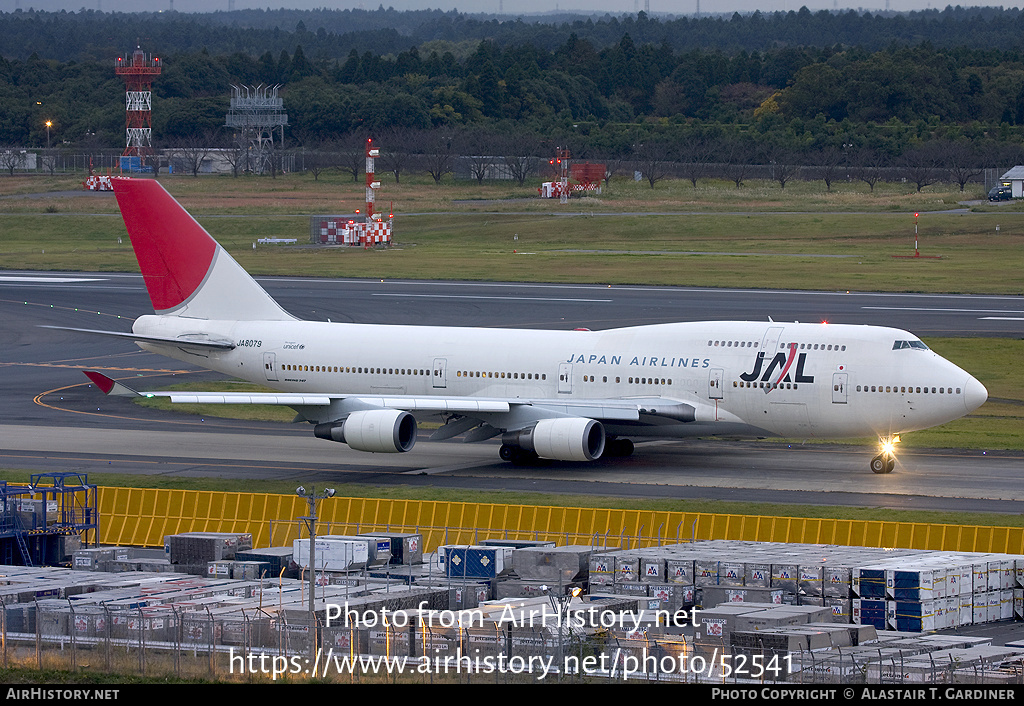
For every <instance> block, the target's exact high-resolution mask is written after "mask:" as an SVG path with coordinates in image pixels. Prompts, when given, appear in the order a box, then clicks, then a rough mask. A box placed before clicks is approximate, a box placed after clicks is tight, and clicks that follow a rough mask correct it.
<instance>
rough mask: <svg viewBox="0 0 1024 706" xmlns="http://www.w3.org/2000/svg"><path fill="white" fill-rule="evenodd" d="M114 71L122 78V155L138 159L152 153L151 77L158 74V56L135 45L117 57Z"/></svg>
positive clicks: (143, 159)
mask: <svg viewBox="0 0 1024 706" xmlns="http://www.w3.org/2000/svg"><path fill="white" fill-rule="evenodd" d="M114 73H116V74H117V75H118V76H122V77H123V78H124V83H125V94H124V105H125V148H124V152H122V153H121V154H122V156H124V157H139V158H140V159H141V161H145V159H146V158H147V157H149V156H151V155H152V154H153V79H154V78H155V77H156V76H159V75H160V59H159V58H158V57H155V56H151V55H148V54H146V53H145V52H144V51H142V47H139V46H136V47H135V51H134V52H133V53H132V54H131V55H125V56H119V57H117V62H116V65H115V67H114Z"/></svg>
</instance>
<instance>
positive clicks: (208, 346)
mask: <svg viewBox="0 0 1024 706" xmlns="http://www.w3.org/2000/svg"><path fill="white" fill-rule="evenodd" d="M40 328H52V329H56V330H57V331H74V332H76V333H91V334H93V335H97V336H111V337H113V338H123V339H126V340H128V341H136V342H138V343H165V344H169V345H173V346H180V347H184V348H201V349H204V350H217V351H230V350H232V349H234V347H235V344H234V343H232V342H231V341H215V340H210V339H206V338H170V337H165V336H142V335H140V334H137V333H122V332H121V331H100V330H97V329H88V328H70V327H67V326H45V325H40Z"/></svg>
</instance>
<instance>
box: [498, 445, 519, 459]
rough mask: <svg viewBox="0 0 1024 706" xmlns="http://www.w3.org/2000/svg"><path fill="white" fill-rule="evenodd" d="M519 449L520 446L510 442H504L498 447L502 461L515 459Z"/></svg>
mask: <svg viewBox="0 0 1024 706" xmlns="http://www.w3.org/2000/svg"><path fill="white" fill-rule="evenodd" d="M517 451H519V447H518V446H512V445H510V444H502V445H501V448H500V449H498V455H499V456H501V460H502V461H514V460H515V457H516V456H517V455H518V454H517V453H516V452H517Z"/></svg>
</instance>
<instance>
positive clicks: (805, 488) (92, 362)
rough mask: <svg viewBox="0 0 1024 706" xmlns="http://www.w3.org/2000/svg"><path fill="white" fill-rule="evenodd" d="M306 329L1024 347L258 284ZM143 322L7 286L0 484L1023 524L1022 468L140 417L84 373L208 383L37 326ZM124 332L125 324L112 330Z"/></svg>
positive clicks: (929, 457) (777, 304) (936, 325)
mask: <svg viewBox="0 0 1024 706" xmlns="http://www.w3.org/2000/svg"><path fill="white" fill-rule="evenodd" d="M260 281H261V283H262V284H263V286H264V287H266V288H267V290H268V291H269V292H270V294H271V295H272V296H274V297H275V298H276V299H277V300H278V301H279V302H281V304H282V305H283V306H284V307H285V308H287V309H288V310H289V311H291V312H292V313H294V314H296V315H297V316H300V317H302V318H308V319H315V320H327V319H330V320H332V321H357V322H366V323H402V324H425V323H429V324H438V325H471V326H509V327H537V328H566V329H568V328H575V327H579V326H584V327H588V328H594V329H599V328H609V327H613V326H623V325H635V324H641V323H661V322H668V321H699V320H712V319H715V320H723V319H748V320H765V319H766V318H767V317H768V316H771V317H772V318H773V319H775V320H776V321H792V320H799V321H821V320H827V321H830V322H834V323H865V324H868V323H870V324H886V325H892V326H897V327H900V328H906V329H908V330H911V331H913V332H915V333H917V334H919V335H923V336H929V335H935V336H950V335H967V336H1011V337H1019V336H1021V335H1022V334H1024V298H1021V297H1002V296H954V295H898V294H871V293H846V292H782V291H754V290H709V289H694V288H672V287H606V286H594V285H589V286H588V285H544V284H508V283H468V282H403V281H391V280H387V281H383V282H381V281H375V280H369V281H367V280H328V279H311V278H261V280H260ZM150 311H151V309H150V304H149V300H148V297H147V296H146V293H145V290H144V288H143V283H142V278H141V276H138V275H125V274H102V273H97V274H73V275H71V274H69V275H57V274H46V273H16V272H4V271H0V330H2V331H3V332H4V333H3V339H2V340H3V342H2V344H0V374H2V383H0V390H2V393H0V413H2V417H0V466H3V467H7V468H24V469H38V470H82V471H86V472H89V471H91V472H99V471H104V472H110V471H114V472H120V473H135V474H147V475H148V474H157V473H165V474H175V475H192V476H204V475H214V476H222V477H228V478H237V479H239V480H241V479H246V478H280V479H294V480H296V481H302V482H308V481H315V482H324V481H330V482H335V483H342V482H360V483H369V484H375V485H390V484H402V485H430V486H435V487H444V488H462V489H519V490H534V491H540V492H568V493H587V494H597V495H614V496H618V497H625V496H635V497H660V498H664V497H680V498H689V497H700V498H715V499H722V500H758V501H765V500H770V501H776V502H791V503H809V504H837V505H856V506H867V507H876V506H882V507H895V508H934V509H957V510H965V511H966V510H972V511H993V512H1022V511H1024V488H1022V487H1021V486H1020V483H1019V473H1020V469H1021V468H1022V467H1024V463H1022V461H1024V455H1022V454H1014V453H983V452H980V451H971V452H967V451H965V452H957V451H935V452H907V451H904V452H903V453H902V454H901V456H900V465H899V466H898V468H897V472H896V473H894V474H892V475H890V476H876V475H874V474H872V473H871V472H870V471H869V470H868V468H867V462H868V459H869V458H870V456H871V455H872V453H873V450H871V449H867V448H858V447H855V446H854V447H851V446H839V445H822V444H806V445H797V446H793V447H790V446H788V445H786V444H780V443H771V442H731V441H721V440H709V441H692V440H690V441H681V442H658V441H654V442H643V443H640V444H638V447H637V451H636V453H635V454H634V455H633V456H632V457H630V458H628V459H616V460H608V461H600V462H597V463H593V464H571V463H569V464H567V463H550V464H542V465H538V466H534V467H527V468H519V467H513V466H510V465H507V464H504V463H502V462H500V461H499V460H498V458H497V446H498V445H497V443H495V442H484V443H480V444H463V443H461V442H459V441H453V442H445V443H431V442H427V441H425V439H421V440H420V442H419V443H417V445H416V447H415V449H413V451H412V452H410V453H408V454H399V455H387V454H365V453H360V452H354V451H351V450H350V449H349V448H348V447H347V446H345V445H344V444H332V443H330V442H326V441H322V440H319V439H315V438H313V437H312V433H311V429H310V427H309V426H308V425H286V424H270V423H264V422H241V421H234V420H217V419H202V420H201V419H196V418H193V417H189V416H186V415H180V414H175V413H169V412H159V411H154V410H146V409H141V408H139V407H137V406H135V405H133V404H131V403H130V402H129V401H127V400H125V399H121V398H107V397H104V396H102V395H101V394H100V393H99V392H98V391H97V390H95V389H92V388H90V387H89V383H88V380H86V378H85V377H84V376H83V375H82V374H81V372H80V371H81V370H82V369H83V368H97V369H102V370H105V371H106V372H107V373H108V374H110V375H111V376H113V377H117V378H132V380H133V383H132V384H134V385H137V386H139V387H142V388H149V389H156V388H158V387H161V386H165V385H167V384H172V383H174V382H178V381H184V380H208V379H216V377H217V376H215V375H213V374H212V373H209V372H204V371H202V370H200V369H198V368H194V367H191V366H188V365H185V364H182V363H178V362H175V361H171V360H168V359H164V358H161V357H159V356H154V355H151V354H148V353H144V352H142V351H139V350H138V349H137V348H136V347H135V346H134V345H133V344H131V343H128V342H122V341H116V340H109V339H105V338H101V337H91V336H85V335H80V334H74V333H70V332H63V331H54V330H51V329H43V328H39V327H38V325H39V324H49V325H58V326H74V327H79V328H100V329H114V330H124V331H128V330H130V326H131V318H132V317H134V316H137V315H140V314H144V313H149V312H150ZM118 317H121V318H118Z"/></svg>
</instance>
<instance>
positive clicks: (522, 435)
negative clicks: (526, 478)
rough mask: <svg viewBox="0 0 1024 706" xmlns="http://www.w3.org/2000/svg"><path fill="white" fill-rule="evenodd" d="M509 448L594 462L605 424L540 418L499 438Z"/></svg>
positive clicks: (576, 418)
mask: <svg viewBox="0 0 1024 706" xmlns="http://www.w3.org/2000/svg"><path fill="white" fill-rule="evenodd" d="M501 440H502V442H503V443H504V444H505V445H507V446H509V447H519V448H522V449H525V450H527V451H533V452H534V453H536V454H537V455H538V456H540V457H542V458H551V459H555V460H556V461H593V460H594V459H597V458H600V457H601V454H602V453H604V440H605V436H604V426H603V425H602V424H601V422H598V421H594V420H593V419H585V418H583V417H569V418H564V419H542V420H540V421H539V422H537V423H536V424H535V425H533V426H532V427H528V428H526V429H521V430H519V431H514V432H508V433H506V434H504V435H503V436H502V437H501Z"/></svg>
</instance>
